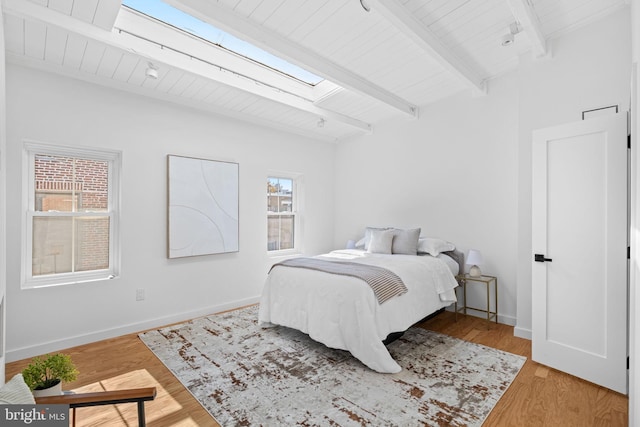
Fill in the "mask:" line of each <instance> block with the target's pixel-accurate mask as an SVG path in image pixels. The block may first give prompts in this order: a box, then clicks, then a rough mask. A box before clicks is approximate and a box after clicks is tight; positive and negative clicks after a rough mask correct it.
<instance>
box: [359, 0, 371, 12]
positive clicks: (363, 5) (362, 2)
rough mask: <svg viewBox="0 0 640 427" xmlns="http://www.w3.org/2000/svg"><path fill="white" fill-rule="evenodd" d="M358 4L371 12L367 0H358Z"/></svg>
mask: <svg viewBox="0 0 640 427" xmlns="http://www.w3.org/2000/svg"><path fill="white" fill-rule="evenodd" d="M360 5H361V6H362V8H363V9H364V10H365V11H367V12H371V7H370V6H369V5H368V4H367V0H360Z"/></svg>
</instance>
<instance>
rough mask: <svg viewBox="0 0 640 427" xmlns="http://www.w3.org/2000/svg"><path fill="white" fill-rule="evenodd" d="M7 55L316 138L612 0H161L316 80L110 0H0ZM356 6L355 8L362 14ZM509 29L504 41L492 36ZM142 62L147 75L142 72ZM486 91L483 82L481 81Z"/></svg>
mask: <svg viewBox="0 0 640 427" xmlns="http://www.w3.org/2000/svg"><path fill="white" fill-rule="evenodd" d="M0 1H1V2H2V9H3V15H4V24H5V25H4V26H5V39H6V52H7V59H8V61H11V62H13V63H17V64H20V65H23V66H27V67H34V68H38V69H41V70H45V71H48V72H55V73H59V74H62V75H66V76H70V77H72V78H77V79H81V80H84V81H88V82H91V83H95V84H99V85H104V86H108V87H113V88H117V89H120V90H126V91H130V92H133V93H137V94H140V95H143V96H148V97H152V98H155V99H158V100H162V101H167V102H173V103H177V104H180V105H185V106H189V107H192V108H198V109H201V110H203V111H208V112H212V113H216V114H223V115H226V116H231V117H234V118H238V119H240V120H246V121H250V122H252V123H257V124H260V125H265V126H269V127H275V128H278V129H281V130H284V131H287V132H292V133H296V134H300V135H305V136H309V137H312V138H318V139H323V140H330V141H339V140H342V139H346V138H349V137H351V136H354V135H359V134H362V133H367V132H375V124H376V122H378V121H380V120H384V119H387V118H389V117H393V116H405V117H407V118H408V119H409V120H411V119H414V118H415V117H418V116H419V109H420V106H424V105H427V104H429V103H432V102H435V101H437V100H439V99H442V98H445V97H448V96H451V95H453V94H456V93H459V92H461V91H468V92H469V93H471V92H474V93H476V94H483V93H487V86H488V85H487V82H488V81H490V79H492V78H494V77H496V76H499V75H501V74H504V73H507V72H509V71H512V70H514V69H515V68H516V67H517V64H518V59H519V57H520V56H521V55H523V54H527V53H528V52H531V54H532V55H534V56H541V55H545V54H547V53H546V45H547V42H548V40H549V39H551V38H553V37H557V36H559V35H562V34H565V33H567V32H568V31H571V30H573V29H575V28H578V27H580V26H583V25H586V24H588V23H591V22H593V21H595V20H598V19H601V18H602V17H604V16H606V15H607V14H610V13H613V12H615V11H617V10H619V9H620V8H623V7H628V4H627V3H628V1H625V0H218V1H210V0H209V1H207V0H165V2H166V3H169V4H171V5H172V6H174V7H176V8H178V9H181V10H183V11H185V12H187V13H189V14H191V15H193V16H194V17H196V18H198V19H200V20H202V21H204V22H208V23H211V24H212V25H215V26H216V27H218V28H220V29H222V30H224V31H226V32H228V33H230V34H232V35H234V36H236V37H238V38H240V39H243V40H246V41H248V42H250V43H253V44H255V45H256V46H258V47H260V48H262V49H264V50H266V51H268V52H270V53H272V54H275V55H276V56H279V57H281V58H283V59H285V60H287V61H289V62H291V63H293V64H296V65H299V66H301V67H303V68H305V69H307V70H309V71H311V72H313V73H314V74H316V75H318V76H321V77H323V78H324V79H325V81H323V82H322V83H320V84H318V85H316V86H315V87H312V86H309V85H306V84H303V83H300V82H298V81H296V80H294V79H292V78H290V77H286V76H283V75H281V74H279V73H274V72H270V71H269V70H267V69H266V68H265V67H264V66H261V65H257V64H255V63H253V62H251V61H248V60H246V59H245V58H242V57H239V56H238V55H234V54H232V53H230V52H228V51H226V50H225V49H222V48H220V47H218V46H216V45H213V44H211V43H207V42H204V41H202V40H201V39H199V38H197V37H194V36H191V35H188V34H186V33H184V32H182V31H180V30H178V29H176V28H173V27H171V26H168V25H165V24H161V23H159V22H158V21H155V20H153V19H151V18H149V17H148V16H146V15H143V14H141V13H138V12H136V11H133V10H131V9H129V8H127V7H125V6H122V5H121V2H120V0H0ZM366 9H369V11H367V10H366ZM510 30H512V31H513V32H515V33H516V34H515V36H514V42H513V43H511V44H510V45H508V46H502V44H501V41H502V39H503V37H504V36H505V35H507V34H508V33H509V32H510ZM149 67H152V68H154V69H155V70H157V73H158V77H157V78H152V77H150V76H149V75H148V74H147V70H148V68H149ZM489 92H490V89H489Z"/></svg>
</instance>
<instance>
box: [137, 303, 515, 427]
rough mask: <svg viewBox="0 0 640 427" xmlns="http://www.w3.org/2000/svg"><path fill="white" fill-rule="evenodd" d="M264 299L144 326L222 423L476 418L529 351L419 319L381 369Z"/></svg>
mask: <svg viewBox="0 0 640 427" xmlns="http://www.w3.org/2000/svg"><path fill="white" fill-rule="evenodd" d="M257 317H258V307H257V306H253V307H249V308H245V309H241V310H235V311H231V312H228V313H224V314H218V315H213V316H209V317H204V318H199V319H196V320H193V321H190V322H187V323H183V324H179V325H173V326H169V327H166V328H163V329H159V330H155V331H149V332H146V333H143V334H140V338H141V339H142V341H143V342H144V343H145V344H146V345H147V346H148V347H149V348H150V349H151V350H152V351H153V352H154V353H155V355H156V356H157V357H158V358H159V359H160V360H161V361H162V362H163V363H164V364H165V365H166V366H167V367H168V368H169V369H170V370H171V371H172V372H173V373H174V375H175V376H176V377H177V378H178V379H179V380H180V381H181V382H182V384H184V386H185V387H186V388H187V389H188V390H189V391H190V392H191V393H192V394H193V396H194V397H195V398H196V399H197V400H198V401H200V403H201V404H202V406H204V408H205V409H207V411H209V413H210V414H211V415H212V416H213V417H214V418H215V419H216V421H217V422H218V423H219V424H220V425H222V426H294V425H302V426H334V427H336V426H364V425H370V426H418V425H426V426H480V425H482V422H483V421H484V420H485V418H486V417H487V416H488V415H489V413H490V412H491V410H492V409H493V407H494V406H495V404H496V403H497V402H498V400H499V399H500V397H501V396H502V394H503V393H504V392H505V391H506V389H507V388H508V387H509V385H510V384H511V382H512V381H513V379H514V378H515V377H516V375H517V374H518V372H519V371H520V368H522V366H523V364H524V362H525V360H526V358H525V357H522V356H517V355H514V354H510V353H506V352H503V351H500V350H496V349H493V348H490V347H485V346H481V345H478V344H474V343H470V342H466V341H462V340H459V339H457V338H452V337H449V336H446V335H442V334H439V333H436V332H432V331H427V330H424V329H422V328H417V327H414V328H410V329H409V330H408V331H407V332H406V333H405V334H404V335H403V336H402V338H400V339H399V340H397V341H395V342H393V343H391V344H390V345H389V347H388V348H389V351H390V353H391V355H392V356H393V358H394V359H395V360H396V361H397V362H398V363H399V364H400V366H402V368H403V369H402V371H401V372H400V373H397V374H380V373H377V372H374V371H372V370H371V369H369V368H367V367H366V366H364V365H363V364H362V363H361V362H360V361H358V360H357V359H355V358H354V357H353V356H351V354H350V353H348V352H346V351H342V350H334V349H330V348H327V347H325V346H324V345H322V344H319V343H317V342H315V341H313V340H311V339H310V338H309V337H308V336H307V335H305V334H303V333H300V332H298V331H295V330H292V329H289V328H284V327H275V328H269V329H263V328H261V327H260V326H258V324H257Z"/></svg>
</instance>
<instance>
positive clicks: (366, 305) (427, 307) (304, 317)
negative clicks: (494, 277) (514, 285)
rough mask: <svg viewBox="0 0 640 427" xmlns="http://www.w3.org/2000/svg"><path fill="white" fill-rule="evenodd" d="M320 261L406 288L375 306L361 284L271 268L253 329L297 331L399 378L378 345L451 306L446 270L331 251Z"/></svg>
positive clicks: (421, 259)
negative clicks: (349, 265) (351, 266)
mask: <svg viewBox="0 0 640 427" xmlns="http://www.w3.org/2000/svg"><path fill="white" fill-rule="evenodd" d="M321 257H322V258H326V259H333V260H340V259H343V260H345V261H350V262H362V263H366V264H371V265H376V266H379V267H384V268H387V269H389V270H391V271H393V272H394V273H396V274H397V275H398V276H400V278H401V279H402V281H403V282H404V284H405V285H406V286H407V288H408V292H407V293H406V294H404V295H401V296H399V297H395V298H392V299H391V300H389V301H387V302H385V303H383V304H378V302H377V300H376V298H375V296H374V294H373V291H372V290H371V288H370V287H369V286H368V285H367V284H366V283H365V282H364V281H362V280H360V279H357V278H354V277H346V276H340V275H335V274H328V273H324V272H320V271H315V270H308V269H304V268H291V267H275V268H273V269H272V270H271V272H270V273H269V276H268V277H267V280H266V282H265V285H264V290H263V292H262V298H261V300H260V314H259V319H258V320H259V323H260V324H261V325H262V326H264V327H269V326H272V325H282V326H287V327H290V328H295V329H298V330H300V331H302V332H304V333H307V334H309V336H310V337H311V338H313V339H314V340H316V341H319V342H321V343H323V344H325V345H326V346H328V347H331V348H337V349H342V350H348V351H350V352H351V354H353V355H354V356H355V357H356V358H358V359H359V360H360V361H362V362H363V363H364V364H365V365H367V366H368V367H370V368H371V369H373V370H375V371H378V372H384V373H395V372H400V371H401V368H400V365H398V364H397V363H396V362H395V360H393V358H392V357H391V355H390V354H389V352H388V351H387V348H386V347H385V346H384V344H382V341H383V340H384V339H385V338H386V337H387V335H389V334H390V333H392V332H400V331H404V330H406V329H408V328H409V327H410V326H411V325H413V324H414V323H416V322H417V321H419V320H421V319H423V318H424V317H426V316H427V315H429V314H431V313H433V312H434V311H436V310H438V309H440V308H442V307H445V306H448V305H450V304H452V303H453V302H455V301H456V296H455V291H454V288H455V287H456V286H457V285H458V284H457V282H456V280H455V278H454V275H453V273H452V271H451V269H450V267H448V266H447V264H446V263H445V262H444V261H443V260H442V259H439V258H434V257H432V256H428V255H426V256H412V255H381V254H371V253H367V252H364V251H360V250H340V251H333V252H331V253H329V254H326V255H321Z"/></svg>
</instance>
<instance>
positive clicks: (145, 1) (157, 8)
mask: <svg viewBox="0 0 640 427" xmlns="http://www.w3.org/2000/svg"><path fill="white" fill-rule="evenodd" d="M122 4H123V5H125V6H127V7H129V8H131V9H134V10H136V11H138V12H141V13H144V14H145V15H148V16H150V17H152V18H154V19H157V20H158V21H162V22H164V23H165V24H169V25H171V26H173V27H176V28H178V29H180V30H182V31H184V32H187V33H189V34H191V35H194V36H196V37H199V38H201V39H203V40H206V41H208V42H210V43H213V44H215V45H217V46H220V47H222V48H224V49H227V50H229V51H232V52H235V53H237V54H238V55H241V56H243V57H245V58H248V59H250V60H252V61H254V62H257V63H259V64H262V65H265V66H267V67H269V68H271V69H273V70H275V71H277V72H280V73H282V74H285V75H287V76H290V77H293V78H294V79H296V80H299V81H301V82H303V83H306V84H308V85H311V86H315V85H317V84H318V83H320V82H321V81H322V80H323V78H322V77H318V76H316V75H315V74H313V73H310V72H309V71H307V70H304V69H302V68H300V67H298V66H296V65H293V64H291V63H289V62H287V61H285V60H283V59H280V58H278V57H277V56H274V55H271V54H270V53H268V52H266V51H264V50H262V49H260V48H258V47H256V46H254V45H252V44H251V43H247V42H245V41H243V40H240V39H239V38H237V37H234V36H232V35H231V34H229V33H226V32H224V31H222V30H220V29H218V28H216V27H214V26H213V25H211V24H208V23H206V22H203V21H200V20H199V19H197V18H195V17H193V16H191V15H189V14H187V13H184V12H182V11H181V10H179V9H176V8H174V7H173V6H170V5H168V4H166V3H163V2H162V1H161V0H123V1H122Z"/></svg>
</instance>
